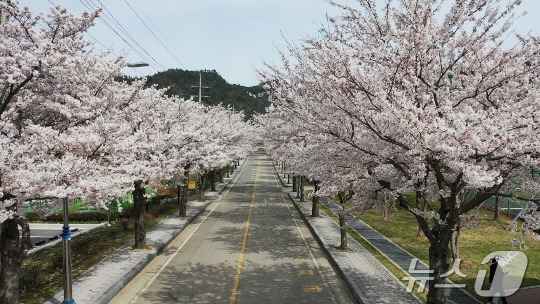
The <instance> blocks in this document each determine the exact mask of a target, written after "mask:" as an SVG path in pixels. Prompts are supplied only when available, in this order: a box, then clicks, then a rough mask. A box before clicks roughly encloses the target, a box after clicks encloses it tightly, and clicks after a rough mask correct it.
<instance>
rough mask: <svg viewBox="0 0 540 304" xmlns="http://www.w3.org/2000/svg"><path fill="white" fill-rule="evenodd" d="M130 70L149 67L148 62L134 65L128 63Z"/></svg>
mask: <svg viewBox="0 0 540 304" xmlns="http://www.w3.org/2000/svg"><path fill="white" fill-rule="evenodd" d="M126 65H127V67H128V68H140V67H147V66H149V64H148V63H146V62H134V63H128V64H126Z"/></svg>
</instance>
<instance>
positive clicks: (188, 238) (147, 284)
mask: <svg viewBox="0 0 540 304" xmlns="http://www.w3.org/2000/svg"><path fill="white" fill-rule="evenodd" d="M244 168H245V167H244ZM244 168H242V170H241V171H240V172H239V173H240V174H238V175H237V176H238V178H237V179H236V180H235V181H234V182H233V184H232V185H231V186H230V187H229V189H227V193H225V194H224V195H223V196H222V197H225V196H226V195H227V194H228V193H229V191H230V190H231V188H232V187H233V186H234V185H235V184H236V181H238V179H239V178H240V175H241V174H242V172H243V171H244ZM222 197H220V198H219V201H218V203H217V204H216V205H215V206H214V208H212V210H210V212H208V214H207V215H206V216H205V217H204V218H203V219H202V221H201V222H200V223H199V224H198V225H197V227H195V229H193V231H191V233H190V234H189V235H188V237H187V238H186V239H185V240H184V241H183V242H182V244H181V245H180V247H178V249H176V251H175V252H174V253H173V254H172V255H171V256H170V257H169V258H168V259H167V261H165V263H164V264H163V265H161V267H160V268H159V269H158V271H157V272H156V273H155V274H154V275H153V276H152V277H151V278H150V280H149V281H148V282H147V283H146V284H145V285H144V287H143V288H142V289H141V290H139V292H137V295H135V297H134V298H132V299H131V301H130V303H131V304H134V303H135V302H136V301H137V300H138V299H139V296H140V295H141V294H142V293H144V292H145V291H146V290H147V289H148V288H149V287H150V285H152V283H154V281H155V280H156V279H157V277H158V276H159V275H160V274H161V273H162V272H163V270H165V267H167V265H169V263H170V262H171V261H172V259H173V258H174V257H175V256H176V255H177V254H178V253H179V252H180V250H182V248H184V246H185V245H186V243H187V242H188V241H189V240H190V239H191V237H192V236H193V235H194V234H195V232H197V230H199V227H201V225H202V223H204V221H205V220H206V219H207V218H208V217H209V216H210V214H212V212H213V211H214V210H215V209H216V207H217V206H219V204H220V203H221V198H222Z"/></svg>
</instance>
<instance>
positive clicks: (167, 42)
mask: <svg viewBox="0 0 540 304" xmlns="http://www.w3.org/2000/svg"><path fill="white" fill-rule="evenodd" d="M131 4H132V5H133V6H134V7H135V8H136V9H137V10H138V11H139V13H141V14H142V15H143V16H144V17H145V18H146V20H147V21H148V22H149V23H150V25H152V26H153V27H154V29H155V30H157V32H158V33H159V34H160V35H161V38H163V40H164V41H165V43H166V44H167V45H168V46H169V47H170V48H172V49H174V48H176V46H175V45H174V44H173V43H171V41H170V40H169V39H167V36H166V35H165V34H163V32H162V31H160V30H159V27H157V26H156V24H155V23H154V22H152V19H151V18H150V17H149V16H148V15H147V14H146V13H145V12H144V10H143V9H141V7H140V6H139V5H138V4H137V2H136V1H134V2H132V3H131ZM183 61H184V62H185V63H187V65H188V66H193V65H192V64H191V62H189V60H188V59H187V58H183Z"/></svg>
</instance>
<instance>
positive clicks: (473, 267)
mask: <svg viewBox="0 0 540 304" xmlns="http://www.w3.org/2000/svg"><path fill="white" fill-rule="evenodd" d="M480 215H481V216H480V223H481V225H480V227H479V228H477V229H474V230H471V229H463V230H462V232H461V240H460V247H459V250H460V258H461V259H462V262H461V267H460V270H461V271H462V272H463V273H464V274H466V275H467V277H466V278H461V277H459V276H458V275H456V274H454V275H452V276H450V279H451V280H452V281H453V282H455V283H457V284H463V283H465V284H466V290H467V291H468V292H469V293H471V294H472V295H476V292H475V291H474V281H475V280H476V275H477V273H478V271H479V270H480V269H485V270H487V269H488V267H487V266H484V265H481V261H482V259H483V258H484V257H485V256H486V255H488V254H489V253H491V252H494V251H511V250H513V248H512V245H511V243H510V239H511V238H512V237H516V236H518V237H519V234H516V233H513V232H511V231H506V230H505V228H506V227H507V226H508V225H509V224H510V222H511V221H512V218H510V217H508V216H507V215H505V214H503V213H502V212H501V213H500V216H499V220H498V221H494V220H493V216H494V212H493V211H491V210H488V209H481V211H480ZM360 219H361V220H362V221H364V222H365V223H366V224H368V225H370V226H371V227H372V228H374V229H375V230H377V231H379V232H380V233H381V234H383V235H384V236H386V237H387V238H389V239H390V240H392V241H393V242H394V243H396V244H397V245H399V246H400V247H402V248H403V249H405V250H407V251H408V252H410V253H411V254H412V255H414V256H416V257H417V258H418V259H420V260H421V261H422V262H424V263H426V264H428V259H429V255H428V249H429V241H428V240H427V238H426V237H425V236H423V234H422V235H421V236H420V237H418V236H417V232H418V224H417V222H416V219H415V218H414V217H413V215H411V214H410V213H409V212H407V211H405V210H404V209H402V208H398V216H397V217H395V215H394V214H393V212H390V211H389V212H388V221H389V223H387V222H384V221H383V220H382V216H381V214H380V212H378V211H375V210H369V211H366V212H364V214H362V216H361V217H360ZM526 242H527V245H528V246H529V248H528V249H526V250H525V251H524V253H525V254H526V255H527V257H528V259H529V265H528V267H527V271H526V273H525V278H524V280H523V284H522V287H527V286H534V285H540V263H537V262H536V261H538V260H539V259H540V243H538V242H537V241H534V240H533V239H532V238H531V237H528V238H527V239H526Z"/></svg>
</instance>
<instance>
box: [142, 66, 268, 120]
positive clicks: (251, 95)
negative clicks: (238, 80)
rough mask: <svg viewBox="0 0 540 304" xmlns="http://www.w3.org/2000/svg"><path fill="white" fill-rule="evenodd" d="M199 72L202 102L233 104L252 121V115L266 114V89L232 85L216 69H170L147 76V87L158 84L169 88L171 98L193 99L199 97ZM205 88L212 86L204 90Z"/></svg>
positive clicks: (168, 92)
mask: <svg viewBox="0 0 540 304" xmlns="http://www.w3.org/2000/svg"><path fill="white" fill-rule="evenodd" d="M199 73H201V75H202V86H203V89H202V95H203V96H208V97H203V98H202V101H203V102H205V103H207V104H210V105H217V104H219V103H223V104H225V105H231V106H233V107H234V109H235V110H237V111H244V113H245V114H246V116H247V117H248V118H250V117H251V116H252V115H253V113H263V112H264V111H265V108H266V107H268V106H269V105H270V103H269V102H268V97H267V96H266V94H264V95H263V94H262V93H263V92H264V89H263V88H262V87H261V86H260V85H258V86H253V87H245V86H241V85H237V84H229V83H228V82H227V81H226V80H225V79H223V77H221V75H219V74H218V72H216V71H215V70H202V71H186V70H180V69H170V70H167V71H165V72H159V73H157V74H155V75H153V76H148V77H147V78H148V82H147V85H148V86H151V85H154V84H155V85H157V87H158V88H165V87H168V88H169V89H168V91H167V94H168V95H177V96H179V97H181V98H185V99H189V98H190V97H192V96H193V99H194V100H197V99H198V96H199V88H198V86H199ZM204 87H209V88H208V89H205V88H204Z"/></svg>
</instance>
